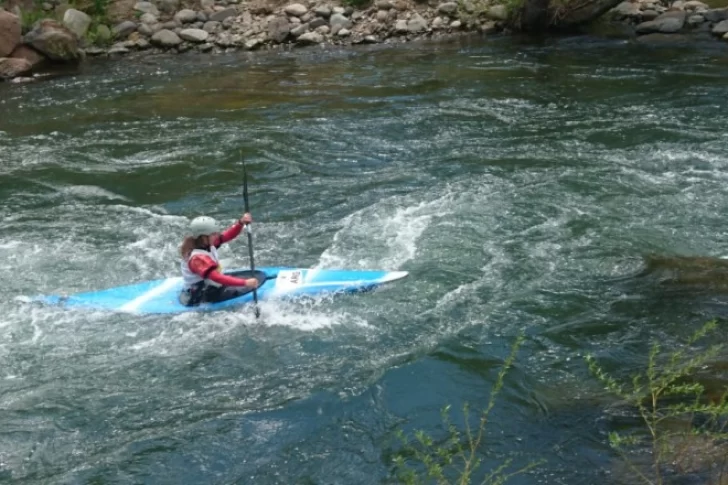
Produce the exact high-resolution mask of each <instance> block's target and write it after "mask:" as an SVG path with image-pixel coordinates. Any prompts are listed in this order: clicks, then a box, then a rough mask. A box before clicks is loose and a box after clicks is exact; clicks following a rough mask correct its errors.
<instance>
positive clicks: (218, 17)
mask: <svg viewBox="0 0 728 485" xmlns="http://www.w3.org/2000/svg"><path fill="white" fill-rule="evenodd" d="M235 15H237V10H235V7H229V8H226V9H225V10H220V11H219V12H215V13H214V14H212V15H210V20H212V21H213V22H222V21H223V20H225V19H226V18H228V17H235Z"/></svg>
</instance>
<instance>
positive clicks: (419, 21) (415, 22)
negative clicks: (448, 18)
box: [407, 13, 427, 33]
mask: <svg viewBox="0 0 728 485" xmlns="http://www.w3.org/2000/svg"><path fill="white" fill-rule="evenodd" d="M407 30H409V31H410V32H412V33H417V32H423V31H425V30H427V20H425V19H424V18H422V15H420V14H418V13H416V14H414V15H413V16H412V17H410V19H409V20H408V21H407Z"/></svg>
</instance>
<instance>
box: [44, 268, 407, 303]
mask: <svg viewBox="0 0 728 485" xmlns="http://www.w3.org/2000/svg"><path fill="white" fill-rule="evenodd" d="M225 274H229V275H232V276H238V277H241V278H252V277H255V278H257V279H258V282H259V286H258V291H257V297H258V300H259V301H265V300H277V299H278V300H282V299H295V298H301V297H315V296H320V295H325V294H336V293H357V292H364V291H370V290H373V289H374V288H376V287H378V286H380V285H382V284H384V283H389V282H392V281H396V280H399V279H402V278H404V277H406V276H407V272H406V271H380V270H333V269H304V268H283V267H276V268H257V270H256V271H255V272H251V271H249V270H233V271H225ZM180 291H182V278H181V277H174V278H165V279H159V280H152V281H145V282H142V283H136V284H132V285H125V286H117V287H114V288H108V289H105V290H100V291H90V292H84V293H77V294H74V295H68V296H60V295H49V296H41V297H38V298H35V299H34V300H35V301H39V302H42V303H45V304H50V305H58V306H63V307H67V308H85V309H90V310H109V311H116V312H125V313H183V312H190V311H213V310H220V309H223V308H232V307H237V306H240V305H245V304H249V303H251V302H253V292H252V291H250V292H248V293H245V294H243V295H240V296H238V297H235V298H232V299H230V300H225V301H221V302H216V303H203V304H201V305H197V306H193V307H187V306H184V305H182V304H181V303H180V302H179V294H180Z"/></svg>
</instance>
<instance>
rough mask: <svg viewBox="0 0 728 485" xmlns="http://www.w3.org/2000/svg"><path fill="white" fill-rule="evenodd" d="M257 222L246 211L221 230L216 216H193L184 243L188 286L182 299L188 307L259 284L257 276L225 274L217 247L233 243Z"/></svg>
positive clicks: (182, 294)
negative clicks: (244, 228) (246, 227)
mask: <svg viewBox="0 0 728 485" xmlns="http://www.w3.org/2000/svg"><path fill="white" fill-rule="evenodd" d="M251 222H253V218H252V216H251V215H250V214H249V213H247V212H246V213H245V214H243V216H242V217H241V218H240V219H238V220H237V221H236V222H235V223H234V224H233V225H232V226H230V227H229V228H227V229H225V230H224V231H222V232H220V230H219V228H218V225H217V222H215V219H213V218H212V217H207V216H202V217H196V218H194V219H192V222H191V223H190V234H189V235H188V236H186V237H185V239H184V241H182V246H180V254H181V256H182V262H181V265H180V266H181V268H182V278H183V280H184V289H183V290H182V293H181V294H180V302H181V303H182V304H183V305H185V306H194V305H199V304H200V303H212V302H218V301H225V300H229V299H231V298H235V297H237V296H240V295H243V294H245V293H248V292H249V291H251V290H253V289H254V288H257V287H258V280H257V279H255V278H248V279H243V278H236V277H235V276H230V275H226V274H223V273H222V271H221V268H220V259H219V257H218V255H217V249H218V248H219V247H220V246H221V245H223V244H224V243H227V242H230V241H232V240H233V239H235V238H236V237H238V235H239V234H240V232H241V231H242V230H243V227H244V226H245V225H246V224H250V223H251Z"/></svg>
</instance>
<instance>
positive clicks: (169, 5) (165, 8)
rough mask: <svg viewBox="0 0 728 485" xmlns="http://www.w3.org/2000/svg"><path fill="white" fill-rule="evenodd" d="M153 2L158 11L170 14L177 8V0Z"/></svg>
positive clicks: (157, 0)
mask: <svg viewBox="0 0 728 485" xmlns="http://www.w3.org/2000/svg"><path fill="white" fill-rule="evenodd" d="M154 4H155V5H156V6H157V8H158V9H159V11H160V12H164V13H166V14H172V13H174V12H176V11H177V9H178V8H179V0H155V2H154Z"/></svg>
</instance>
